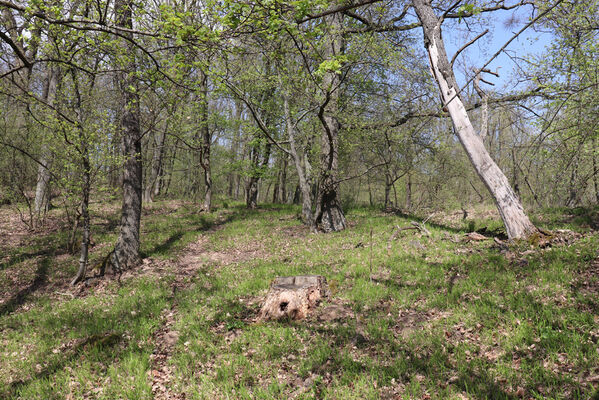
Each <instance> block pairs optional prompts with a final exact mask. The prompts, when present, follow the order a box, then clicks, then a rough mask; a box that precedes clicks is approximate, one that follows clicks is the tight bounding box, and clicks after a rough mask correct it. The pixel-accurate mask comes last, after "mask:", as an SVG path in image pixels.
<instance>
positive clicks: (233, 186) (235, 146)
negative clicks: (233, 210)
mask: <svg viewBox="0 0 599 400" xmlns="http://www.w3.org/2000/svg"><path fill="white" fill-rule="evenodd" d="M241 112H242V106H241V102H240V101H237V102H235V116H234V120H235V121H236V123H239V126H238V127H237V129H235V133H234V136H233V140H232V142H231V157H230V161H229V162H230V163H231V165H233V164H235V162H236V161H237V159H238V157H239V149H240V145H241V134H242V129H241ZM227 194H228V195H229V197H230V198H235V199H237V197H238V195H239V173H238V172H237V170H236V169H234V170H232V171H231V172H230V174H229V190H228V191H227Z"/></svg>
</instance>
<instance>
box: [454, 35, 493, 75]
mask: <svg viewBox="0 0 599 400" xmlns="http://www.w3.org/2000/svg"><path fill="white" fill-rule="evenodd" d="M487 33H489V30H488V29H485V31H484V32H482V33H479V34H478V35H477V36H476V37H475V38H474V39H472V40H471V41H469V42H468V43H466V44H465V45H463V46H462V47H460V49H459V50H458V51H457V52H456V53H455V54H454V55H453V57H452V58H451V61H450V62H449V65H450V66H451V67H452V68H453V64H454V63H455V60H456V58H458V56H459V55H460V53H461V52H462V51H464V50H466V48H467V47H468V46H470V45H472V44H473V43H474V42H476V41H477V40H478V39H480V38H481V37H483V36H485V35H486V34H487Z"/></svg>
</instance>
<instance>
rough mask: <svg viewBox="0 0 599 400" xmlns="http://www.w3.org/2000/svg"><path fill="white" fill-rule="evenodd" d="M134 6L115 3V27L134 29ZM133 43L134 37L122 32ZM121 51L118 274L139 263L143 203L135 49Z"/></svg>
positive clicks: (127, 45) (127, 47)
mask: <svg viewBox="0 0 599 400" xmlns="http://www.w3.org/2000/svg"><path fill="white" fill-rule="evenodd" d="M132 7H133V2H132V1H131V0H117V1H116V3H115V15H116V25H117V26H119V27H122V28H126V29H132V27H133V13H132ZM122 35H125V36H127V37H129V38H130V39H132V37H133V35H132V33H129V32H123V33H122ZM120 51H121V52H122V54H121V56H122V57H124V59H125V61H124V62H123V65H121V68H120V70H119V72H117V73H116V81H117V84H118V87H119V89H120V91H121V93H122V94H123V98H122V101H123V107H122V109H123V115H122V117H121V121H120V130H121V136H122V146H123V156H124V157H125V161H124V164H123V183H122V185H123V204H122V208H121V224H120V233H119V237H118V239H117V242H116V245H115V248H114V257H113V258H114V260H115V261H113V263H116V264H118V265H114V267H115V268H116V269H117V270H123V269H127V268H131V267H133V266H136V265H137V264H139V263H140V262H141V257H140V254H139V247H140V238H139V232H140V221H141V201H142V162H141V129H140V122H139V115H140V109H139V95H138V90H137V89H138V84H137V79H136V78H135V71H136V69H137V65H136V60H135V47H134V46H133V45H132V44H131V43H130V42H129V41H123V42H122V44H121V48H120Z"/></svg>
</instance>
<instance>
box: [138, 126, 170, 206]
mask: <svg viewBox="0 0 599 400" xmlns="http://www.w3.org/2000/svg"><path fill="white" fill-rule="evenodd" d="M167 131H168V119H167V120H166V124H165V127H164V131H163V132H162V133H161V134H159V135H158V138H157V141H156V142H155V143H154V151H153V153H152V170H151V171H150V177H149V179H148V183H147V185H146V189H145V191H144V198H143V201H144V202H148V203H151V202H152V201H154V196H156V195H158V193H159V191H160V184H159V182H158V179H159V177H160V171H161V170H162V158H163V155H164V140H165V138H166V132H167Z"/></svg>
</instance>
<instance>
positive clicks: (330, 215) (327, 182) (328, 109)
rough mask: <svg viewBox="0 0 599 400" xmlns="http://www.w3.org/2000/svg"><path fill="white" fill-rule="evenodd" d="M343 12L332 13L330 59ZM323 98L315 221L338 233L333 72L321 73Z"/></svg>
mask: <svg viewBox="0 0 599 400" xmlns="http://www.w3.org/2000/svg"><path fill="white" fill-rule="evenodd" d="M342 19H343V15H342V14H340V13H339V14H333V15H332V16H331V24H330V29H331V42H330V43H329V46H328V50H327V53H328V54H327V56H328V58H331V59H332V58H333V57H336V56H340V55H342V52H343V38H342V37H341V22H342ZM322 84H323V86H324V90H325V95H326V99H325V102H324V103H323V105H322V106H321V107H320V110H319V112H318V118H319V119H320V121H321V123H322V127H323V133H322V145H321V146H322V148H321V165H320V168H321V172H320V179H319V182H320V185H319V188H318V196H317V200H316V213H315V220H316V224H317V225H318V227H319V228H320V229H322V230H323V231H324V232H337V231H341V230H343V229H345V228H346V221H345V215H344V214H343V209H342V208H341V203H340V201H339V193H338V192H339V182H338V181H337V170H338V160H339V153H338V150H339V129H340V123H339V120H338V113H339V104H338V101H339V90H340V87H339V86H340V84H341V78H340V76H339V75H338V74H337V73H336V71H328V72H326V73H325V74H324V77H323V82H322Z"/></svg>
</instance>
